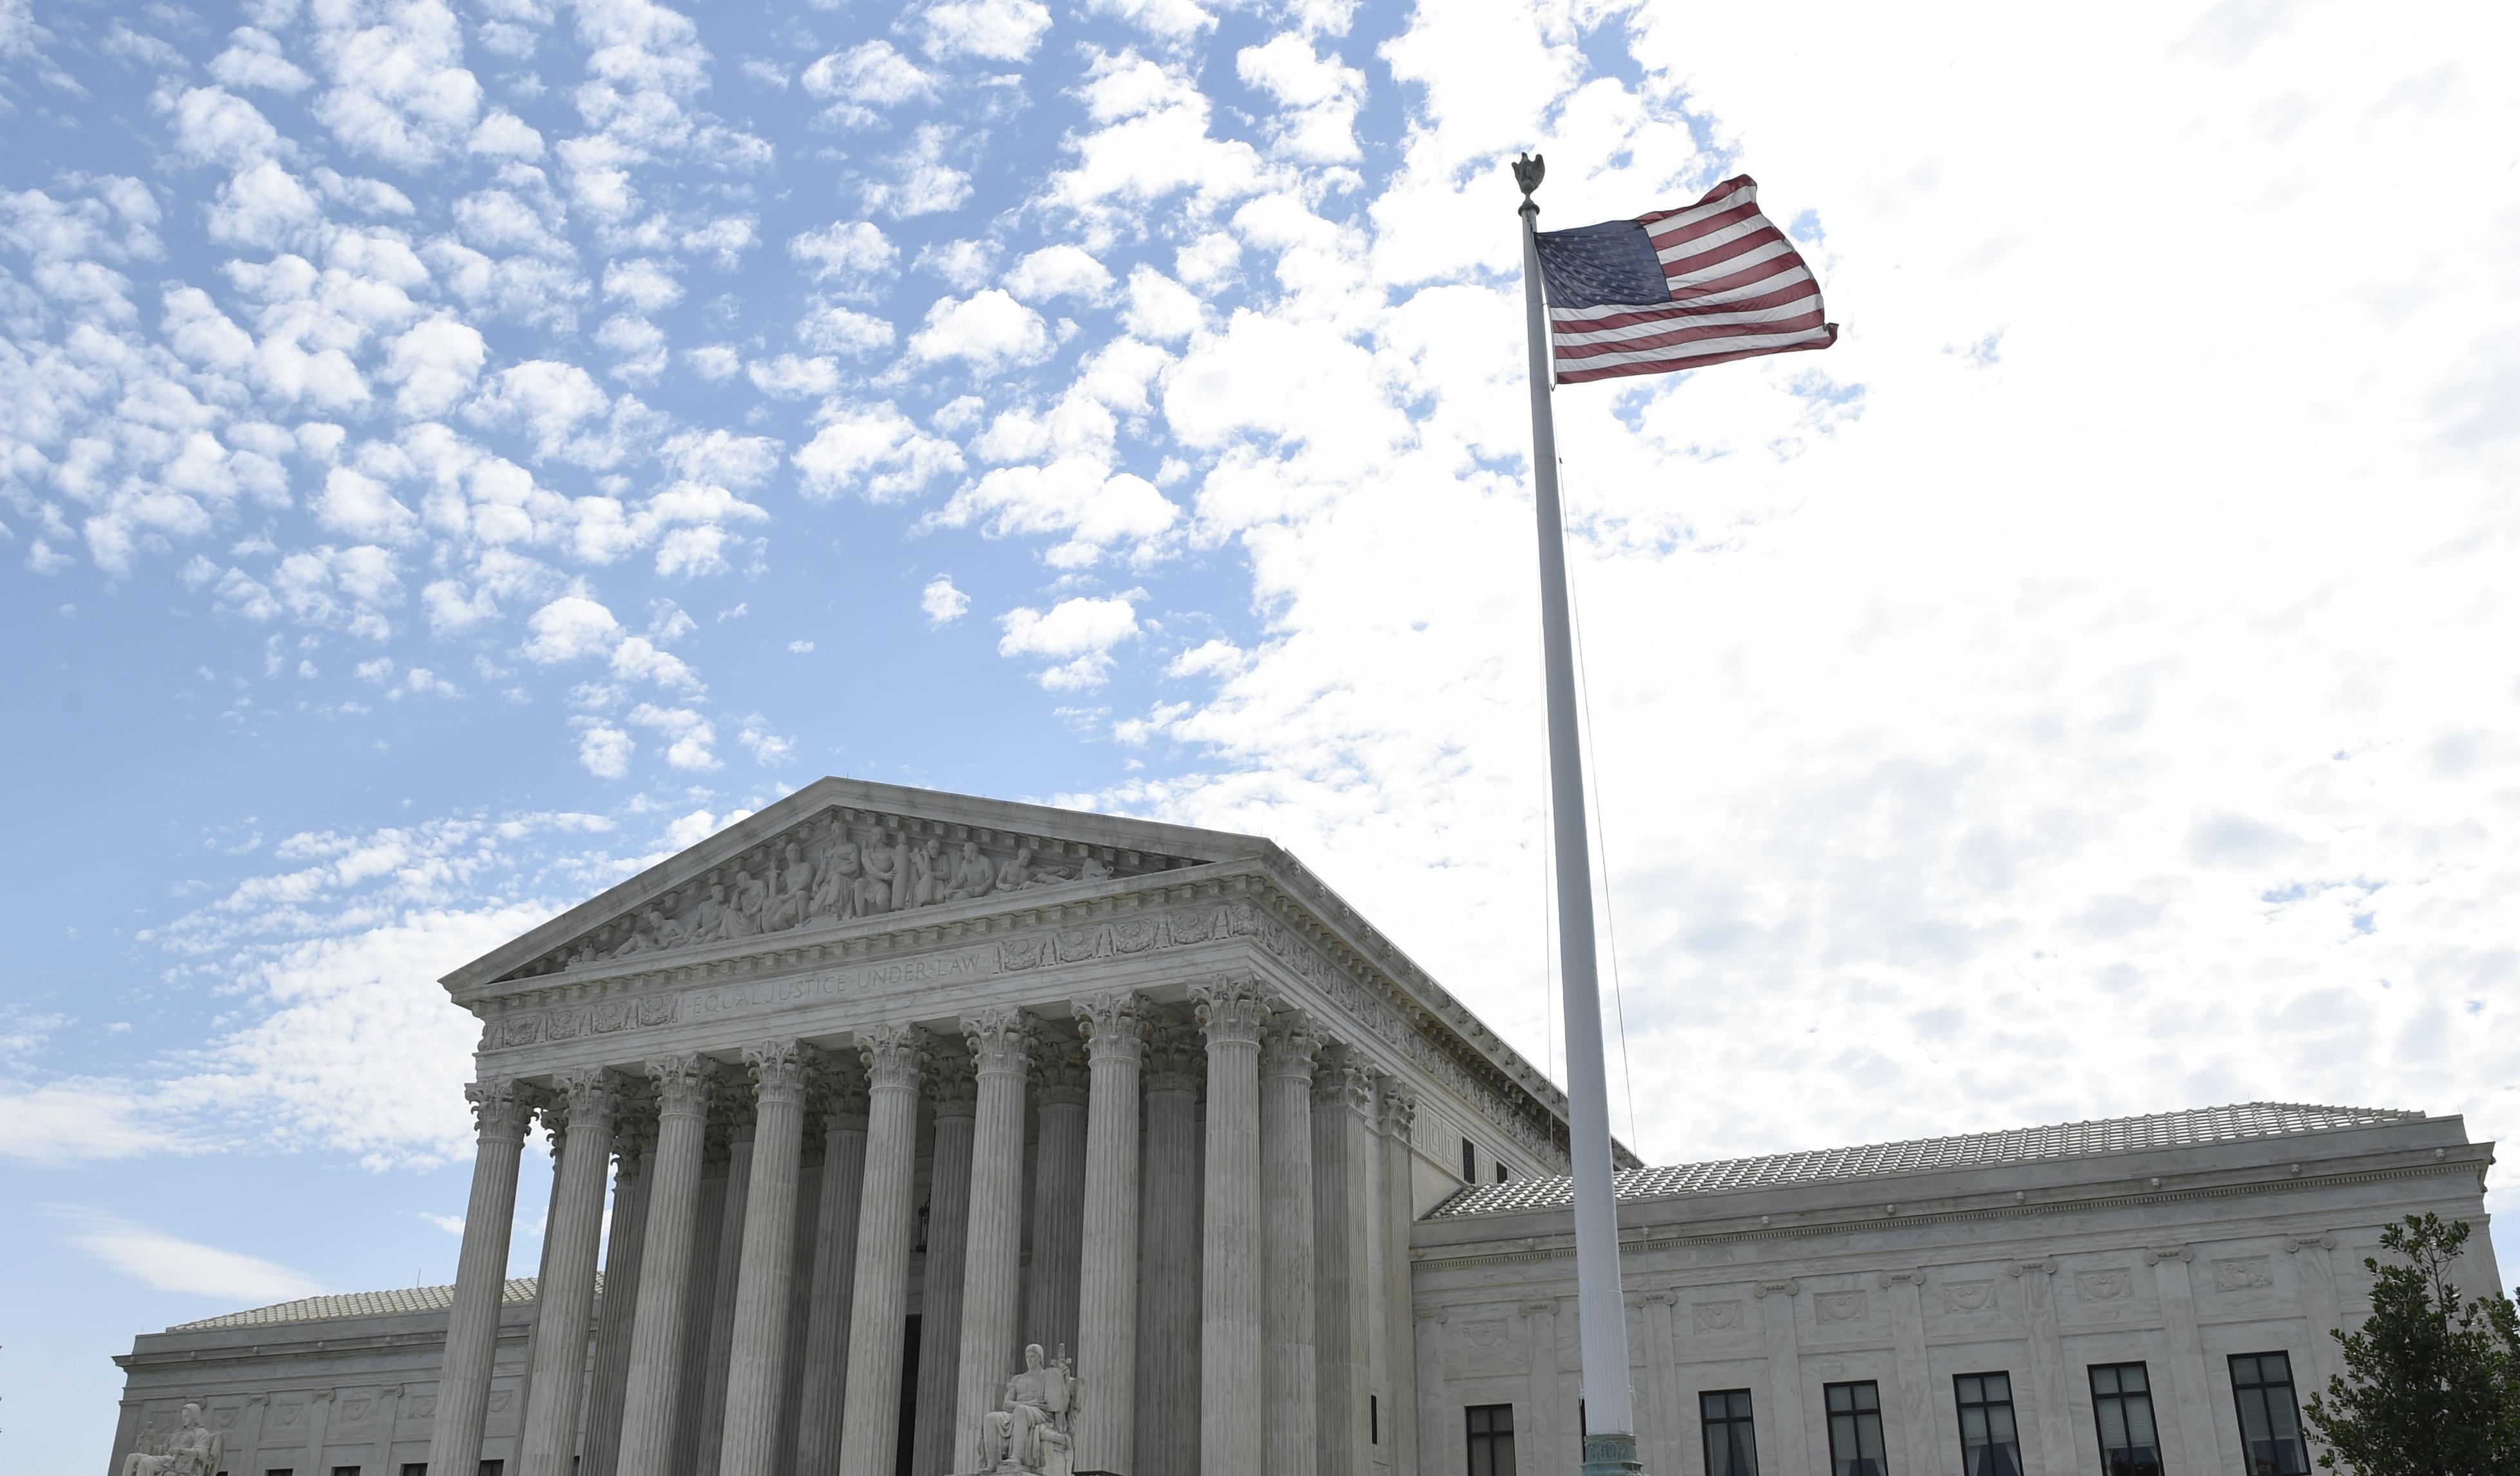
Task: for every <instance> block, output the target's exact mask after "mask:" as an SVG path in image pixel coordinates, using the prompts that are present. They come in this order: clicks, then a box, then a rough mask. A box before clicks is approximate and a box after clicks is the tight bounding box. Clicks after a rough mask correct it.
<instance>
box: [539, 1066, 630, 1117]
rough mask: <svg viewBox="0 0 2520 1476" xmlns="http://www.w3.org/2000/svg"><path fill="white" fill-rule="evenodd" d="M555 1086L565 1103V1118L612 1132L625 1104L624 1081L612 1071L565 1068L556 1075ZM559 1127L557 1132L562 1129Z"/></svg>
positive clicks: (553, 1083) (593, 1068)
mask: <svg viewBox="0 0 2520 1476" xmlns="http://www.w3.org/2000/svg"><path fill="white" fill-rule="evenodd" d="M552 1085H553V1087H554V1088H555V1089H556V1090H557V1091H558V1092H559V1094H560V1097H561V1099H562V1102H564V1103H565V1104H566V1105H565V1107H564V1109H563V1111H564V1115H565V1121H566V1122H568V1123H575V1124H583V1125H585V1126H586V1127H589V1128H593V1129H596V1130H599V1131H607V1132H608V1131H610V1130H611V1129H612V1115H613V1113H614V1112H615V1111H616V1110H618V1109H619V1107H620V1105H621V1088H620V1084H619V1083H618V1082H616V1081H615V1080H614V1079H613V1076H612V1073H611V1072H609V1071H607V1070H605V1069H604V1068H602V1067H600V1066H599V1067H590V1068H588V1069H587V1070H584V1071H564V1072H562V1073H561V1074H560V1075H559V1076H556V1077H554V1078H552ZM553 1131H554V1132H555V1133H557V1132H559V1131H561V1129H558V1128H555V1129H554V1130H553Z"/></svg>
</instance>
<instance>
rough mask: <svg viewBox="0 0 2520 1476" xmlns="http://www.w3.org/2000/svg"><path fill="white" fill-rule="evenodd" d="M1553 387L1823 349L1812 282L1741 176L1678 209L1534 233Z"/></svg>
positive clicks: (1833, 329)
mask: <svg viewBox="0 0 2520 1476" xmlns="http://www.w3.org/2000/svg"><path fill="white" fill-rule="evenodd" d="M1539 238H1540V277H1541V281H1542V283H1543V284H1544V285H1545V286H1546V287H1547V288H1548V291H1549V330H1550V340H1551V347H1552V349H1553V358H1554V360H1555V365H1556V371H1557V383H1559V384H1561V385H1576V384H1582V383H1583V382H1584V381H1586V380H1596V379H1616V378H1618V377H1620V376H1621V375H1628V374H1666V373H1669V372H1670V371H1672V370H1675V369H1695V368H1698V367H1700V366H1701V365H1705V364H1720V363H1723V362H1724V361H1725V360H1726V359H1745V358H1751V357H1754V356H1756V355H1758V354H1762V353H1791V352H1794V351H1795V350H1797V349H1803V348H1825V347H1827V346H1829V345H1831V344H1834V343H1836V342H1837V325H1836V324H1835V323H1830V322H1825V321H1823V313H1822V309H1821V302H1820V283H1819V282H1817V281H1815V280H1814V279H1813V277H1812V274H1811V268H1810V267H1808V266H1806V265H1804V264H1803V258H1802V254H1801V253H1799V252H1797V251H1795V250H1794V244H1793V243H1792V242H1790V241H1788V240H1786V239H1785V233H1784V232H1782V231H1780V230H1778V229H1777V228H1776V226H1775V225H1774V224H1772V223H1770V221H1769V219H1768V217H1767V216H1765V215H1762V214H1760V213H1759V185H1758V182H1757V181H1756V180H1753V179H1752V178H1750V176H1748V175H1747V174H1742V175H1737V176H1735V177H1733V178H1732V179H1728V180H1726V181H1724V182H1723V183H1722V184H1720V185H1717V186H1716V187H1715V188H1714V189H1712V190H1709V191H1708V192H1707V193H1706V198H1705V199H1703V200H1700V201H1699V202H1697V204H1695V205H1692V206H1687V207H1684V208H1680V209H1677V210H1656V211H1655V212H1653V213H1652V214H1650V215H1643V216H1639V217H1638V218H1637V219H1634V220H1608V221H1603V222H1602V223H1601V224H1599V225H1588V226H1583V227H1581V228H1579V229H1576V230H1571V231H1542V232H1540V233H1539Z"/></svg>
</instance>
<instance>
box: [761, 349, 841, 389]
mask: <svg viewBox="0 0 2520 1476" xmlns="http://www.w3.org/2000/svg"><path fill="white" fill-rule="evenodd" d="M743 372H744V375H745V377H746V378H748V379H750V380H751V381H752V388H754V389H756V390H758V391H760V392H762V393H764V394H767V395H769V396H770V397H771V398H773V399H813V398H815V397H817V396H820V395H825V394H829V393H831V392H832V391H834V390H836V389H838V388H839V387H840V371H839V365H838V364H837V363H835V362H834V361H833V360H832V359H829V358H804V357H800V356H798V355H796V354H793V353H783V354H779V355H777V356H776V357H773V358H766V359H755V360H753V361H752V362H751V363H749V364H746V365H745V366H744V370H743Z"/></svg>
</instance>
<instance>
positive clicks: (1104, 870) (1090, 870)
mask: <svg viewBox="0 0 2520 1476" xmlns="http://www.w3.org/2000/svg"><path fill="white" fill-rule="evenodd" d="M1076 879H1077V880H1078V881H1080V882H1107V881H1109V880H1110V879H1111V868H1110V867H1108V866H1105V865H1103V864H1102V862H1101V861H1099V860H1097V859H1095V858H1094V857H1093V856H1090V855H1089V856H1087V857H1086V858H1085V863H1084V864H1083V865H1081V866H1079V867H1077V868H1076Z"/></svg>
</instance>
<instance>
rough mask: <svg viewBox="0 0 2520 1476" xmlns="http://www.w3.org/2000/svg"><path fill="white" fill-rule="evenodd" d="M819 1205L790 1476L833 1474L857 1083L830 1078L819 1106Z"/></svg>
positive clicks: (851, 1264) (853, 1265) (851, 1276)
mask: <svg viewBox="0 0 2520 1476" xmlns="http://www.w3.org/2000/svg"><path fill="white" fill-rule="evenodd" d="M824 1114H825V1115H824V1118H823V1204H822V1210H821V1213H820V1215H819V1216H818V1218H817V1221H816V1226H817V1228H816V1233H815V1236H814V1294H813V1296H812V1298H811V1299H810V1300H809V1301H808V1303H807V1305H806V1312H805V1321H806V1326H805V1379H804V1384H803V1386H802V1392H801V1395H800V1398H801V1400H802V1402H803V1407H802V1408H801V1409H800V1410H799V1411H798V1413H797V1417H796V1476H837V1473H838V1471H839V1469H840V1411H841V1409H842V1407H843V1406H842V1403H841V1401H842V1398H843V1394H844V1387H845V1386H844V1385H843V1384H842V1383H841V1380H842V1379H843V1378H844V1377H846V1375H847V1372H848V1360H849V1312H850V1305H851V1302H852V1299H853V1298H854V1297H855V1296H856V1294H857V1259H858V1198H859V1190H860V1188H861V1187H862V1186H863V1184H864V1182H865V1179H866V1160H867V1091H866V1082H865V1080H864V1078H862V1077H859V1076H856V1075H854V1074H852V1075H849V1076H843V1077H837V1078H835V1079H834V1080H833V1082H832V1085H831V1094H830V1096H829V1097H827V1098H826V1099H825V1102H824Z"/></svg>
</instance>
